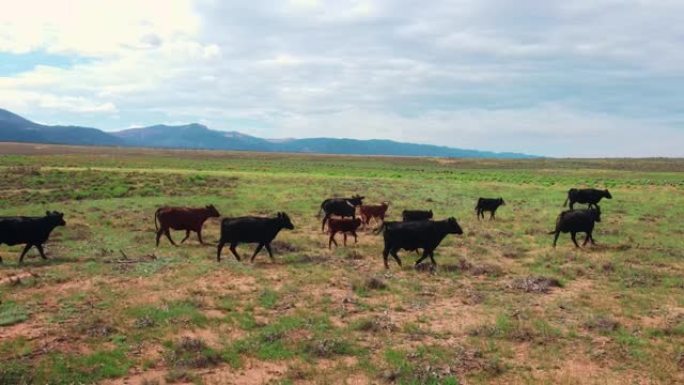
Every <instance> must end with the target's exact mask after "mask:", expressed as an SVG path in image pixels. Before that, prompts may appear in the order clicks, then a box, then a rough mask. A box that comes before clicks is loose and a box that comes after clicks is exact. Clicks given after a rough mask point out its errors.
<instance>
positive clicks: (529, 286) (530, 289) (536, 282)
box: [508, 276, 562, 293]
mask: <svg viewBox="0 0 684 385" xmlns="http://www.w3.org/2000/svg"><path fill="white" fill-rule="evenodd" d="M508 286H509V288H511V289H516V290H522V291H524V292H526V293H548V292H550V291H551V288H554V287H562V285H561V284H560V281H558V280H557V279H555V278H548V277H532V276H529V277H525V278H517V279H515V280H513V282H511V283H510V284H509V285H508Z"/></svg>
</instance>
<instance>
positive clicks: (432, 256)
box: [430, 250, 437, 266]
mask: <svg viewBox="0 0 684 385" xmlns="http://www.w3.org/2000/svg"><path fill="white" fill-rule="evenodd" d="M430 261H431V262H432V265H433V266H437V262H436V261H435V251H434V250H433V251H431V252H430Z"/></svg>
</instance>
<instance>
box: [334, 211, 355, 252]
mask: <svg viewBox="0 0 684 385" xmlns="http://www.w3.org/2000/svg"><path fill="white" fill-rule="evenodd" d="M359 226H361V219H359V218H354V219H348V218H340V219H337V218H330V219H329V220H328V232H329V233H330V239H329V240H328V248H329V249H330V248H332V244H333V243H334V244H335V246H337V241H335V234H337V233H340V232H341V233H342V234H343V235H344V245H345V246H347V233H350V234H351V235H353V236H354V243H356V242H358V238H357V236H356V229H358V228H359Z"/></svg>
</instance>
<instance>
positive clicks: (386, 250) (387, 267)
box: [382, 246, 389, 269]
mask: <svg viewBox="0 0 684 385" xmlns="http://www.w3.org/2000/svg"><path fill="white" fill-rule="evenodd" d="M388 256H389V249H388V248H387V246H385V248H384V249H382V261H383V262H384V263H385V269H389V263H388V261H387V257H388Z"/></svg>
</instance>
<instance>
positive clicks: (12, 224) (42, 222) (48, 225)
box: [0, 211, 66, 263]
mask: <svg viewBox="0 0 684 385" xmlns="http://www.w3.org/2000/svg"><path fill="white" fill-rule="evenodd" d="M64 225H66V222H64V214H62V213H60V212H57V211H47V212H46V213H45V216H44V217H0V245H2V244H3V243H4V244H6V245H10V246H14V245H24V244H25V245H26V247H24V251H22V252H21V256H20V257H19V263H22V262H23V261H24V256H25V255H26V253H27V252H28V251H29V249H30V248H31V247H33V246H35V247H36V248H37V249H38V252H39V253H40V256H41V258H43V259H47V257H46V256H45V252H44V251H43V244H44V243H45V242H47V240H48V238H49V237H50V233H51V232H52V230H54V229H55V227H57V226H64ZM1 262H2V258H0V263H1Z"/></svg>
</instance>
